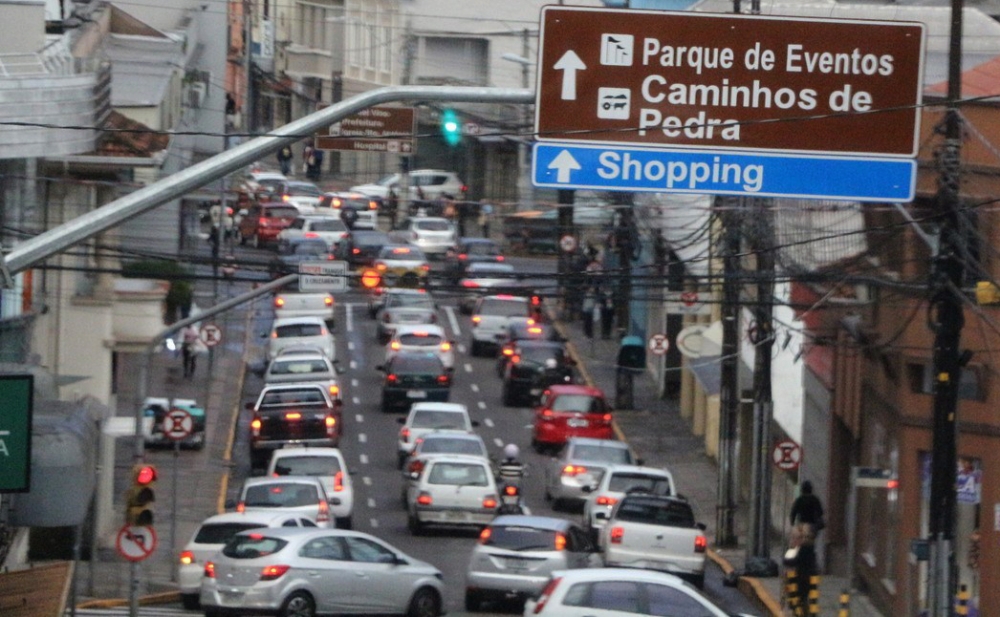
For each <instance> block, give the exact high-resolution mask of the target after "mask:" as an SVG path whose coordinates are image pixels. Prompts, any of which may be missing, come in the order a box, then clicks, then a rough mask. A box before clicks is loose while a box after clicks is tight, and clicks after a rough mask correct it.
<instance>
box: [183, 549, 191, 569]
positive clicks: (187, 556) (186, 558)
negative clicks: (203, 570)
mask: <svg viewBox="0 0 1000 617" xmlns="http://www.w3.org/2000/svg"><path fill="white" fill-rule="evenodd" d="M193 563H194V553H192V552H191V551H183V552H181V565H182V566H189V565H191V564H193Z"/></svg>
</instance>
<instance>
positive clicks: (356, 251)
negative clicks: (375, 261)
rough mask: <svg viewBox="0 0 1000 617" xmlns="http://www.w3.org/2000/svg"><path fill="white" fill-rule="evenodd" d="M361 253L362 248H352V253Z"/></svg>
mask: <svg viewBox="0 0 1000 617" xmlns="http://www.w3.org/2000/svg"><path fill="white" fill-rule="evenodd" d="M360 254H361V249H359V248H357V247H354V248H352V249H351V255H360Z"/></svg>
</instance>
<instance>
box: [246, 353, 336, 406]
mask: <svg viewBox="0 0 1000 617" xmlns="http://www.w3.org/2000/svg"><path fill="white" fill-rule="evenodd" d="M337 375H338V371H337V368H336V367H335V366H334V364H333V362H330V360H329V358H327V357H326V355H325V354H324V353H323V352H322V351H321V350H319V349H312V348H304V349H299V348H297V347H285V348H284V349H282V350H281V353H279V354H278V355H277V356H275V358H274V359H273V360H271V362H270V363H269V364H268V365H267V368H266V369H264V373H263V376H262V378H263V380H264V385H271V384H287V383H310V384H313V383H314V384H319V385H321V386H322V387H323V389H324V390H326V392H327V394H329V395H330V400H332V401H333V403H334V405H342V404H343V395H342V393H341V390H340V380H339V379H338V377H337Z"/></svg>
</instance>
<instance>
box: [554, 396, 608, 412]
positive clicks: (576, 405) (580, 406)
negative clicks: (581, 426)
mask: <svg viewBox="0 0 1000 617" xmlns="http://www.w3.org/2000/svg"><path fill="white" fill-rule="evenodd" d="M552 411H579V412H580V413H605V412H607V411H608V408H607V406H606V405H605V404H604V401H602V400H601V399H599V398H596V397H593V396H587V395H586V394H560V395H559V396H557V397H556V398H555V400H554V401H552Z"/></svg>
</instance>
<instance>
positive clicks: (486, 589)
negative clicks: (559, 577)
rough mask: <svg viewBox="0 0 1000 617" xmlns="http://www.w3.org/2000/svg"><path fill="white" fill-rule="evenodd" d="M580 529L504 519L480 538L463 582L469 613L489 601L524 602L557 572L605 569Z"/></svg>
mask: <svg viewBox="0 0 1000 617" xmlns="http://www.w3.org/2000/svg"><path fill="white" fill-rule="evenodd" d="M596 550H597V549H596V547H595V546H594V544H593V543H592V542H591V541H590V538H589V537H588V536H587V533H586V532H585V531H584V530H583V529H581V528H580V526H579V525H577V524H576V523H573V522H572V521H567V520H565V519H561V518H556V517H551V516H525V515H516V514H513V515H502V516H498V517H496V518H495V519H493V521H492V522H490V524H489V525H488V526H487V527H486V528H485V529H483V531H482V533H480V534H479V542H478V543H477V544H476V546H475V547H474V548H473V549H472V555H471V556H470V558H469V567H468V569H467V574H466V578H465V610H467V611H478V610H480V608H482V604H483V602H486V601H489V600H508V599H514V598H518V599H521V600H526V599H528V598H529V597H532V596H537V595H538V594H539V593H541V591H542V590H543V589H544V588H545V585H546V584H547V583H548V581H549V577H550V576H551V575H552V573H553V572H561V571H564V570H574V569H577V568H593V567H597V566H600V565H601V562H600V557H599V556H598V555H596Z"/></svg>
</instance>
